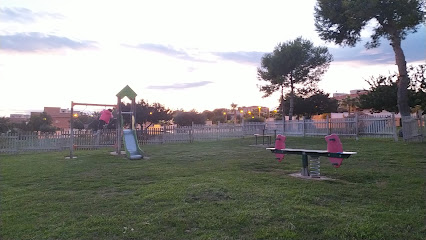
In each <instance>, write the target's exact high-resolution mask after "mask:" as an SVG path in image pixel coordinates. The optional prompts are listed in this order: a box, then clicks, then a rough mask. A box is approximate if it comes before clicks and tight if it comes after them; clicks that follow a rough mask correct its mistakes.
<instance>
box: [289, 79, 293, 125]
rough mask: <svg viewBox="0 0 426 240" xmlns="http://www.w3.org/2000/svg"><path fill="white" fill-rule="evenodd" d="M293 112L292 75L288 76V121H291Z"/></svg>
mask: <svg viewBox="0 0 426 240" xmlns="http://www.w3.org/2000/svg"><path fill="white" fill-rule="evenodd" d="M293 110H294V86H293V75H291V76H290V108H289V109H288V120H290V121H291V120H293Z"/></svg>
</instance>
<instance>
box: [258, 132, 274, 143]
mask: <svg viewBox="0 0 426 240" xmlns="http://www.w3.org/2000/svg"><path fill="white" fill-rule="evenodd" d="M254 137H255V139H256V145H257V138H262V144H263V145H265V138H266V141H267V143H268V145H271V144H272V135H264V134H254Z"/></svg>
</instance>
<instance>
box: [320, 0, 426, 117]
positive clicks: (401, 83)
mask: <svg viewBox="0 0 426 240" xmlns="http://www.w3.org/2000/svg"><path fill="white" fill-rule="evenodd" d="M424 11H425V1H424V0H352V1H348V0H318V2H317V5H316V7H315V27H316V30H317V32H318V33H319V36H320V37H321V38H322V39H323V40H326V41H331V42H334V43H337V44H339V45H347V46H355V45H356V43H358V42H359V41H360V39H361V31H362V30H363V29H365V28H366V27H367V26H373V28H372V35H371V41H370V42H368V43H367V44H366V47H367V48H374V47H377V46H379V44H380V39H381V38H382V37H384V38H386V39H388V40H389V41H390V43H391V46H392V48H393V51H394V53H395V60H396V64H397V66H398V73H399V76H398V78H399V79H398V82H397V85H398V91H397V96H398V98H397V102H398V109H399V112H400V113H401V115H402V116H409V115H410V108H409V104H408V90H407V88H408V85H409V79H408V76H407V66H406V61H405V55H404V52H403V50H402V48H401V41H402V40H404V39H405V37H406V36H407V35H408V34H409V33H412V32H415V31H417V28H418V27H419V24H421V23H422V21H423V16H424V14H425V12H424Z"/></svg>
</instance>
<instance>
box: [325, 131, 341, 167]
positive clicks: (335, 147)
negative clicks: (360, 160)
mask: <svg viewBox="0 0 426 240" xmlns="http://www.w3.org/2000/svg"><path fill="white" fill-rule="evenodd" d="M325 141H326V142H327V151H328V152H331V153H342V152H343V145H342V142H340V139H339V136H337V135H336V134H331V135H328V136H326V137H325ZM329 159H330V162H331V164H332V165H333V166H334V167H335V168H338V167H340V165H342V161H343V158H332V157H331V158H329Z"/></svg>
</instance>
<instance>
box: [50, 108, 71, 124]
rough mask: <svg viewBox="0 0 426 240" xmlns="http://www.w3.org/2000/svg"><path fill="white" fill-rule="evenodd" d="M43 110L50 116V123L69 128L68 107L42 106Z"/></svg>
mask: <svg viewBox="0 0 426 240" xmlns="http://www.w3.org/2000/svg"><path fill="white" fill-rule="evenodd" d="M44 112H45V113H47V114H49V116H51V117H52V125H53V126H55V127H57V128H60V129H69V128H70V114H71V111H70V110H69V109H63V108H59V107H44Z"/></svg>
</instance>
